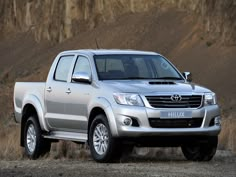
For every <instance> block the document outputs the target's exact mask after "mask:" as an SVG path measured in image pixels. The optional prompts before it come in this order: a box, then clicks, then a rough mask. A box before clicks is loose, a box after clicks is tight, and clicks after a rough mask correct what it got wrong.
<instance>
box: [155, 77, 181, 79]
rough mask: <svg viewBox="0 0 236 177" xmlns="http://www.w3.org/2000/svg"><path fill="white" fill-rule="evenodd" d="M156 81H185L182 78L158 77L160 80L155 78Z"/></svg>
mask: <svg viewBox="0 0 236 177" xmlns="http://www.w3.org/2000/svg"><path fill="white" fill-rule="evenodd" d="M155 79H165V80H183V79H182V78H180V77H158V78H155Z"/></svg>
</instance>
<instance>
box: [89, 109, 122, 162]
mask: <svg viewBox="0 0 236 177" xmlns="http://www.w3.org/2000/svg"><path fill="white" fill-rule="evenodd" d="M89 148H90V152H91V155H92V157H93V159H94V160H95V161H97V162H111V161H113V160H115V159H117V158H120V155H121V147H120V143H119V141H118V140H117V139H115V138H113V137H112V134H111V131H110V127H109V124H108V121H107V118H106V116H105V115H103V114H100V115H98V116H96V117H95V119H94V120H93V122H92V124H91V127H90V130H89Z"/></svg>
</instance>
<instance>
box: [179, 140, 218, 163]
mask: <svg viewBox="0 0 236 177" xmlns="http://www.w3.org/2000/svg"><path fill="white" fill-rule="evenodd" d="M217 144H218V137H217V136H216V137H215V136H214V137H208V138H207V141H206V142H202V143H201V142H197V141H196V142H192V143H191V144H189V145H183V146H182V147H181V149H182V152H183V154H184V156H185V158H186V159H187V160H192V161H210V160H211V159H212V158H213V156H214V155H215V153H216V149H217Z"/></svg>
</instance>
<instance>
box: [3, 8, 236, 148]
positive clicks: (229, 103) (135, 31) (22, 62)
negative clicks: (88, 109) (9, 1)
mask: <svg viewBox="0 0 236 177" xmlns="http://www.w3.org/2000/svg"><path fill="white" fill-rule="evenodd" d="M83 23H84V22H81V26H78V28H79V31H80V33H79V35H78V36H75V37H73V38H71V39H68V40H67V41H65V42H63V43H60V44H56V45H55V44H54V45H52V44H50V42H48V41H42V42H40V43H36V42H35V41H34V40H33V37H32V35H31V34H30V33H23V34H17V35H9V36H8V37H7V38H5V39H2V40H1V41H0V98H1V99H0V107H1V112H0V123H1V126H3V125H4V126H5V129H6V130H7V131H8V132H9V133H11V130H10V129H8V124H11V123H8V124H7V125H6V124H5V123H3V122H10V121H6V119H11V118H12V117H11V116H10V115H11V113H12V111H13V109H12V92H13V84H14V82H15V81H44V80H45V79H46V76H47V73H48V70H49V67H50V65H51V62H52V61H53V59H54V57H55V56H56V55H57V53H58V52H60V51H62V50H69V49H81V48H96V45H95V39H97V41H98V43H99V46H100V48H123V49H138V50H151V51H157V52H159V53H161V54H163V55H165V56H167V57H168V58H169V59H170V60H171V61H172V62H173V63H174V64H175V65H176V66H177V67H178V68H179V69H180V70H181V71H191V72H192V73H193V78H194V81H195V82H197V83H199V84H201V85H205V86H207V87H209V88H210V89H212V90H213V91H215V92H216V93H217V95H218V98H219V101H220V104H221V106H222V108H223V109H222V110H223V111H222V112H223V116H224V118H226V117H230V116H231V117H234V115H235V112H236V111H235V106H236V99H235V98H236V89H235V87H236V79H235V78H234V77H235V76H236V70H235V68H236V60H235V57H236V46H230V47H229V46H228V47H227V46H222V45H221V44H220V43H219V42H218V41H216V40H212V39H210V38H209V37H208V34H207V33H205V32H203V31H204V30H202V26H201V24H200V23H199V22H198V21H197V20H196V18H195V17H193V16H191V15H190V14H188V13H186V12H183V11H177V10H176V9H171V10H168V11H158V12H157V11H150V12H146V13H138V14H132V13H131V14H125V15H122V16H120V17H119V18H117V19H116V20H115V21H113V22H109V23H106V24H99V25H98V26H96V27H95V28H94V29H87V28H85V27H86V25H82V24H83ZM232 121H234V123H235V119H234V120H232ZM2 124H3V125H2ZM230 124H231V125H235V124H232V123H231V122H229V123H228V125H230ZM5 129H4V130H5ZM235 129H236V127H234V132H235ZM225 136H228V133H227V134H226V135H225ZM231 136H232V137H230V138H228V139H227V141H229V143H230V144H233V148H235V150H236V145H235V144H236V138H235V136H233V134H232V135H231ZM224 139H225V138H224V137H223V138H222V141H224ZM15 144H16V145H15V146H18V139H17V140H16V141H15ZM225 144H227V143H225ZM0 149H1V145H0Z"/></svg>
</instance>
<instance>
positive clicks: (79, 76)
mask: <svg viewBox="0 0 236 177" xmlns="http://www.w3.org/2000/svg"><path fill="white" fill-rule="evenodd" d="M71 80H72V81H74V82H84V83H88V84H91V82H92V78H91V75H90V74H88V73H86V72H76V73H74V74H73V75H72V78H71Z"/></svg>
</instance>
